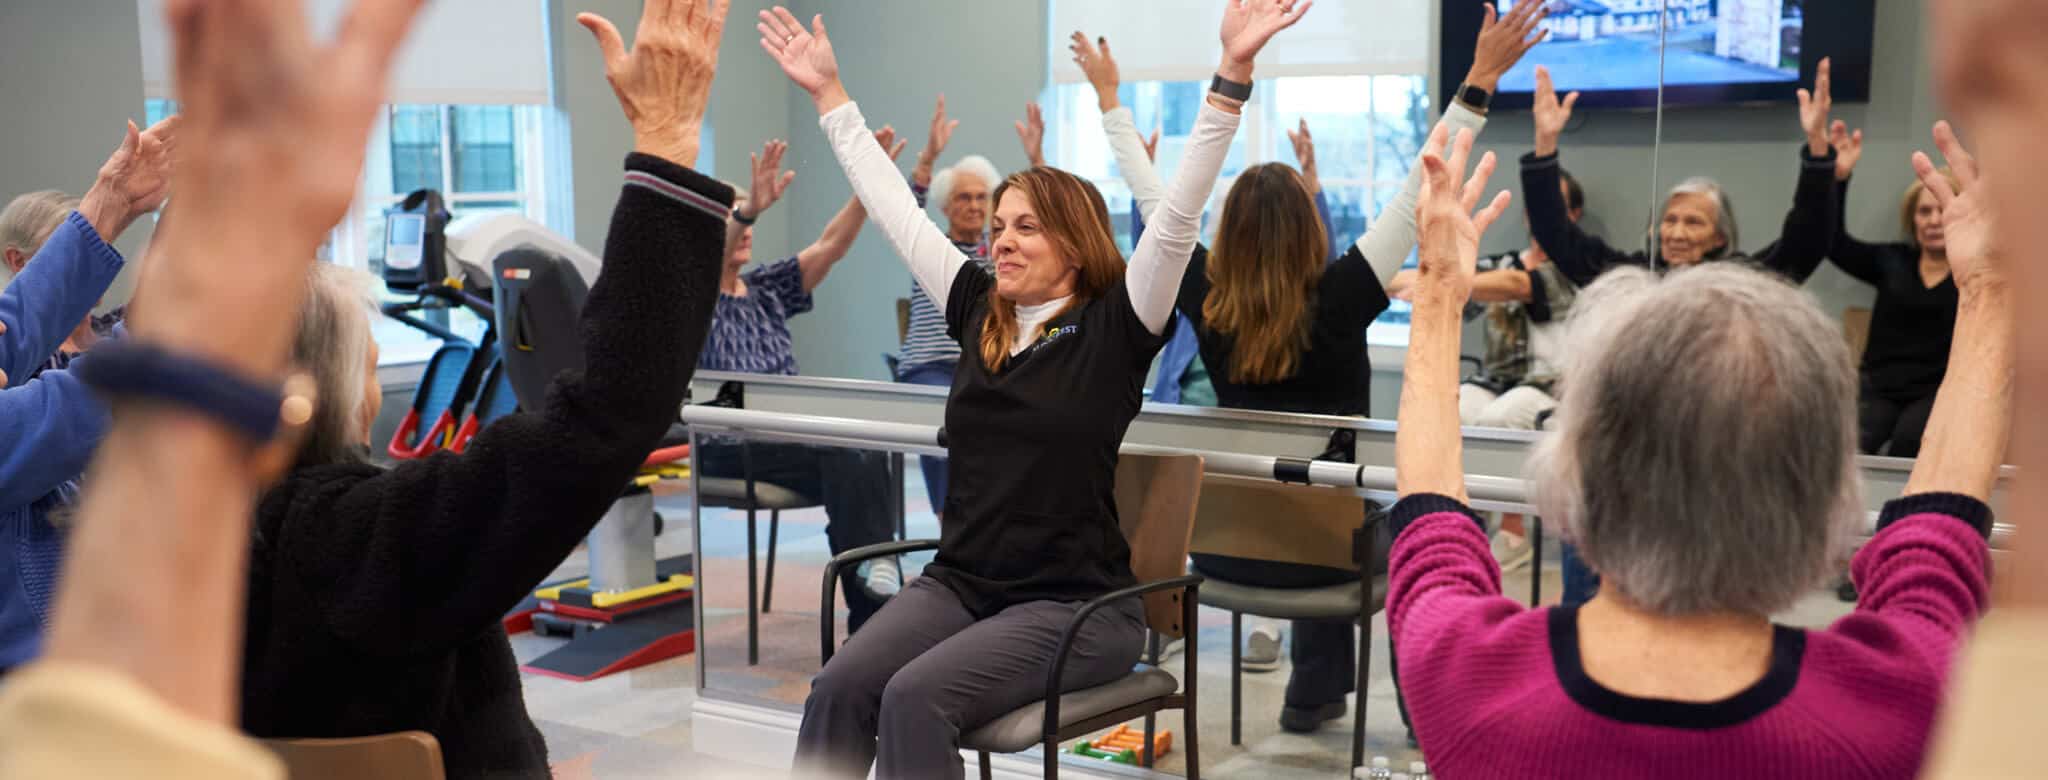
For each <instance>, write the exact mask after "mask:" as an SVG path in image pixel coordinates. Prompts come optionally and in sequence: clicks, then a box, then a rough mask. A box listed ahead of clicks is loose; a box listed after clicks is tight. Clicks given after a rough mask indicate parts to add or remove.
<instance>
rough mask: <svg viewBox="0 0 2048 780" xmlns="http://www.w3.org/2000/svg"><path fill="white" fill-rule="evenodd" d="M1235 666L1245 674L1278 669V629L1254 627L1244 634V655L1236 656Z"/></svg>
mask: <svg viewBox="0 0 2048 780" xmlns="http://www.w3.org/2000/svg"><path fill="white" fill-rule="evenodd" d="M1237 665H1238V667H1239V668H1241V669H1243V670H1245V671H1247V672H1270V671H1273V670H1274V669H1278V668H1280V629H1278V628H1276V627H1274V626H1270V625H1255V626H1252V628H1251V631H1249V632H1246V634H1245V638H1244V654H1243V655H1241V656H1238V660H1237Z"/></svg>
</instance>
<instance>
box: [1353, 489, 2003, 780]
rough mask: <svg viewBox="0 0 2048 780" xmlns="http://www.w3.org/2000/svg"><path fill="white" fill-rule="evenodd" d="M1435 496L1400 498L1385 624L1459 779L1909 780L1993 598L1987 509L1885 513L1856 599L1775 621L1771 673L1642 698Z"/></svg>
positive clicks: (1421, 715)
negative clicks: (1729, 687) (1708, 689)
mask: <svg viewBox="0 0 2048 780" xmlns="http://www.w3.org/2000/svg"><path fill="white" fill-rule="evenodd" d="M1477 519H1478V518H1477V517H1476V516H1474V515H1472V514H1471V510H1470V509H1467V508H1466V507H1465V506H1464V505H1463V504H1460V503H1458V502H1457V501H1455V500H1453V499H1449V498H1445V497H1443V496H1437V495H1415V496H1409V497H1407V498H1404V499H1402V500H1401V502H1400V503H1398V504H1396V505H1395V506H1394V509H1393V513H1392V518H1391V522H1393V523H1394V526H1393V530H1394V533H1395V534H1396V538H1395V541H1394V547H1393V552H1392V559H1391V563H1390V565H1389V566H1390V572H1391V574H1390V578H1391V582H1390V585H1389V590H1388V592H1387V620H1388V624H1389V625H1390V626H1391V630H1392V631H1393V635H1394V641H1395V642H1396V646H1397V648H1398V651H1399V655H1400V658H1401V687H1402V690H1403V691H1404V692H1405V693H1406V694H1407V697H1408V711H1409V714H1410V716H1411V717H1412V719H1413V721H1414V724H1415V733H1416V736H1417V737H1418V738H1419V740H1420V742H1421V743H1422V745H1423V747H1424V748H1425V749H1426V751H1427V754H1428V759H1429V765H1430V767H1431V768H1432V769H1433V770H1435V771H1436V773H1437V774H1438V775H1439V776H1441V777H1444V778H1449V780H1469V779H1470V778H1490V777H1498V778H1517V779H1518V780H1519V779H1521V778H1540V777H1560V778H1608V777H1652V778H1656V779H1657V780H1679V779H1680V778H1694V777H1697V778H1715V779H1716V780H1720V779H1722V778H1737V777H1739V778H1818V777H1828V778H1848V777H1881V778H1910V777H1912V776H1913V775H1914V774H1915V773H1916V772H1917V771H1918V770H1919V767H1920V762H1921V758H1922V756H1923V754H1924V753H1925V751H1926V744H1927V738H1928V730H1929V728H1930V727H1931V726H1932V725H1933V722H1934V716H1935V711H1936V709H1937V707H1938V706H1939V705H1940V703H1941V693H1942V685H1943V682H1944V680H1946V679H1947V677H1948V671H1949V660H1950V657H1951V656H1952V655H1953V653H1954V652H1955V649H1956V647H1957V645H1958V644H1960V642H1961V640H1962V638H1963V636H1964V634H1965V632H1966V631H1967V630H1968V628H1969V626H1970V624H1971V621H1973V620H1975V619H1976V617H1977V616H1978V614H1979V613H1980V612H1982V611H1983V609H1984V605H1985V602H1986V600H1987V598H1988V593H1987V591H1988V587H1989V577H1990V566H1991V564H1990V557H1989V552H1988V550H1987V547H1986V545H1985V542H1984V539H1985V535H1986V534H1987V533H1988V531H1989V529H1990V527H1991V510H1990V509H1989V508H1988V507H1986V506H1985V505H1984V504H1983V503H1982V502H1980V501H1977V500H1975V499H1972V498H1969V497H1966V496H1960V495H1953V494H1943V493H1936V494H1922V495H1915V496H1908V497H1905V498H1900V499H1898V500H1895V501H1892V502H1890V503H1888V504H1886V505H1885V508H1884V512H1883V513H1882V516H1881V518H1880V520H1879V525H1878V529H1879V530H1878V533H1877V535H1876V536H1875V537H1874V538H1872V539H1871V541H1870V543H1869V544H1867V545H1864V547H1863V550H1862V551H1861V552H1860V553H1858V554H1857V555H1856V560H1855V563H1854V568H1853V571H1854V574H1855V580H1856V583H1857V585H1858V586H1859V590H1860V591H1861V593H1862V601H1861V602H1860V603H1859V604H1858V605H1857V608H1856V611H1855V612H1854V613H1852V614H1850V615H1848V616H1847V617H1844V618H1842V619H1841V620H1839V621H1836V622H1835V624H1834V625H1833V626H1831V627H1829V628H1828V629H1827V630H1826V631H1804V630H1800V629H1794V628H1786V627H1783V626H1780V627H1778V629H1777V635H1776V637H1775V638H1774V641H1773V650H1772V656H1773V657H1772V660H1771V665H1770V670H1769V671H1768V672H1766V674H1765V675H1764V678H1763V679H1762V680H1759V681H1758V682H1757V683H1756V684H1755V685H1753V686H1751V687H1750V688H1748V689H1746V690H1744V691H1742V692H1741V693H1738V694H1736V695H1734V696H1733V697H1730V698H1728V699H1726V700H1723V701H1719V702H1715V703H1711V704H1694V703H1685V702H1674V701H1666V700H1655V699H1642V698H1636V697H1632V696H1627V695H1623V694H1620V693H1617V692H1614V691H1611V690H1608V689H1606V688H1604V687H1602V686H1601V685H1600V684H1599V683H1596V682H1594V681H1593V680H1592V679H1591V678H1589V677H1587V676H1586V674H1585V671H1584V669H1583V667H1581V666H1580V663H1579V643H1578V622H1577V614H1578V613H1577V612H1576V610H1571V609H1562V608H1553V609H1535V610H1532V609H1529V608H1527V607H1525V606H1523V605H1522V604H1520V603H1518V602H1516V601H1513V600H1510V599H1508V598H1505V597H1503V596H1502V595H1501V590H1500V567H1499V565H1498V564H1496V563H1495V562H1494V560H1493V557H1492V555H1491V553H1490V552H1489V547H1488V544H1487V539H1486V533H1485V531H1484V526H1483V524H1481V523H1478V522H1476V521H1477Z"/></svg>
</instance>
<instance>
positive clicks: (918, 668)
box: [758, 0, 1313, 777]
mask: <svg viewBox="0 0 2048 780" xmlns="http://www.w3.org/2000/svg"><path fill="white" fill-rule="evenodd" d="M1226 2H1227V7H1226V10H1225V11H1224V13H1223V25H1222V36H1221V37H1222V44H1223V51H1224V55H1223V61H1222V64H1221V65H1220V66H1219V67H1218V69H1217V80H1216V83H1215V86H1214V88H1213V90H1212V92H1211V93H1210V94H1209V95H1208V96H1207V97H1206V98H1205V100H1204V101H1203V105H1202V108H1201V109H1200V113H1199V116H1198V117H1197V118H1196V120H1195V127H1194V131H1193V134H1192V135H1193V137H1192V139H1191V140H1190V141H1189V144H1188V148H1187V151H1186V153H1185V156H1184V158H1183V160H1182V164H1181V169H1180V174H1179V179H1178V180H1177V181H1176V182H1175V183H1174V185H1173V187H1172V188H1171V189H1170V190H1169V191H1168V193H1169V194H1168V195H1167V197H1166V198H1165V202H1164V203H1163V204H1162V205H1161V206H1160V208H1159V209H1158V211H1157V213H1155V214H1154V215H1153V218H1152V224H1151V227H1150V229H1149V230H1147V231H1146V233H1145V237H1144V238H1143V239H1142V240H1140V241H1139V243H1138V247H1137V250H1136V251H1135V253H1134V254H1133V255H1132V257H1131V259H1130V263H1129V265H1128V266H1126V264H1125V262H1124V258H1123V256H1122V254H1121V252H1120V251H1119V250H1118V248H1117V244H1116V239H1115V234H1114V233H1113V232H1112V230H1111V229H1110V222H1109V208H1108V204H1107V203H1106V202H1105V201H1104V200H1103V198H1102V194H1101V193H1100V192H1099V191H1097V190H1096V189H1095V187H1094V186H1093V185H1091V184H1089V183H1088V182H1087V181H1085V180H1083V179H1081V178H1080V177H1077V176H1075V175H1073V174H1071V173H1068V172H1066V171H1061V170H1058V169H1055V168H1049V167H1042V166H1041V167H1035V168H1032V169H1030V170H1027V171H1023V172H1021V173H1016V174H1013V175H1011V176H1010V177H1008V178H1007V179H1004V180H1003V182H1002V183H1001V184H1000V185H998V186H997V187H996V189H995V192H994V196H993V199H992V200H993V203H994V209H995V210H994V213H993V216H992V221H991V223H990V227H991V232H990V245H989V255H990V259H991V260H992V261H993V264H994V273H992V274H991V273H989V272H987V271H984V270H982V269H981V267H980V266H978V265H976V264H975V263H974V262H973V261H972V260H971V258H969V257H968V256H967V255H966V254H965V253H963V252H961V251H960V249H959V248H958V247H956V246H955V245H954V243H953V241H952V240H951V239H950V238H949V237H948V236H947V234H946V232H945V231H943V230H941V229H940V228H939V227H938V226H937V225H936V224H933V222H932V220H931V218H930V217H929V216H927V215H926V214H925V212H924V211H923V210H922V209H919V208H918V206H917V198H916V196H915V195H914V194H913V193H912V192H911V189H910V186H909V185H908V184H906V183H905V182H904V180H903V176H902V174H900V173H899V172H898V171H897V170H896V167H895V166H894V165H893V164H891V163H890V162H889V158H888V155H887V154H885V153H884V150H883V149H882V148H881V146H880V145H879V144H877V143H875V141H874V138H873V136H872V135H871V134H870V133H869V132H868V129H867V126H866V120H865V119H864V118H863V117H862V116H861V112H860V107H859V106H858V105H856V104H854V103H853V100H852V98H850V97H848V95H847V93H846V88H845V87H844V86H843V85H842V84H841V83H840V81H839V63H838V62H837V60H836V58H835V57H834V55H833V52H832V42H831V38H830V37H829V36H828V35H827V33H826V30H825V24H824V19H823V18H822V17H818V18H815V19H813V21H812V23H811V25H810V27H809V28H808V29H807V28H806V27H805V26H804V25H803V24H802V23H800V22H798V21H797V19H796V17H795V16H793V15H791V14H790V13H789V11H788V10H787V9H785V8H781V7H777V8H775V9H774V10H773V11H772V12H763V13H762V14H761V24H760V25H758V29H759V30H760V31H761V33H762V38H761V47H762V48H763V49H765V50H767V51H768V53H769V54H770V55H771V56H773V57H774V58H775V60H776V62H777V64H779V65H780V66H781V67H782V70H783V72H784V73H785V74H787V75H788V76H789V77H790V80H791V81H794V82H795V83H796V84H797V86H799V87H802V88H803V89H804V90H805V91H806V92H808V93H810V96H811V98H812V100H813V101H814V102H815V103H816V105H817V108H818V114H819V124H820V125H821V126H822V127H823V128H824V130H825V134H826V136H827V137H828V140H829V141H830V142H831V145H832V151H833V154H834V156H836V157H837V158H838V160H839V163H840V165H841V167H843V168H844V169H845V170H846V174H847V179H848V180H849V181H850V183H851V184H852V185H853V191H854V194H855V195H856V196H858V197H859V198H860V200H861V202H862V203H864V204H866V205H867V209H868V213H869V214H870V215H872V217H873V219H874V220H875V223H876V224H877V225H878V226H880V228H881V229H882V232H883V233H884V234H885V235H886V236H887V237H888V239H889V242H890V243H891V244H892V245H894V247H895V249H896V253H897V254H898V255H899V256H901V257H902V258H903V260H904V262H905V264H906V265H908V266H909V267H910V271H911V275H912V276H914V277H916V278H917V280H918V284H919V285H920V286H922V287H923V288H924V289H925V291H926V292H927V293H929V294H930V295H931V297H932V300H933V301H934V302H935V303H937V304H938V305H939V308H940V310H941V312H942V313H943V314H944V315H945V318H946V328H947V335H948V336H949V337H951V338H952V339H953V340H954V341H956V342H957V343H959V344H960V347H961V355H960V364H959V367H958V369H957V370H956V371H955V373H954V375H953V388H952V394H951V396H950V398H949V399H948V401H947V404H946V431H947V437H946V447H947V457H948V459H949V460H950V461H951V463H950V473H949V477H948V479H949V484H948V486H947V487H948V489H947V498H946V507H945V508H944V511H943V514H942V515H941V521H940V546H939V551H938V557H937V559H936V560H935V561H933V563H932V564H931V565H930V566H929V567H927V568H926V569H925V572H924V573H925V576H923V577H919V578H917V579H916V580H914V581H912V582H911V583H910V584H908V585H906V586H905V587H904V589H903V591H902V592H901V593H899V594H897V595H896V597H895V598H893V599H891V600H890V602H889V603H888V604H887V605H885V606H884V607H883V608H882V610H881V611H880V612H878V613H877V614H876V615H875V616H874V617H873V618H872V619H870V620H869V621H868V623H867V625H866V626H865V627H864V628H862V629H861V632H860V633H859V634H857V635H855V636H854V637H853V638H852V639H850V640H848V642H847V643H846V646H845V648H844V649H843V650H841V651H840V652H839V653H837V654H835V655H833V656H832V659H831V660H830V661H829V662H827V663H826V664H825V668H824V670H823V671H821V672H820V673H819V675H818V677H817V678H816V679H815V680H814V681H813V682H812V687H811V695H810V698H809V699H808V700H807V701H806V702H805V703H804V718H803V725H802V727H801V728H800V730H799V732H798V736H797V750H796V762H795V763H796V770H797V772H798V773H799V774H800V775H803V776H828V777H866V776H867V775H868V772H869V771H870V767H871V766H872V768H873V770H874V772H875V773H876V775H877V776H880V777H962V776H964V772H965V767H964V766H963V765H962V763H961V760H960V752H959V739H960V735H961V733H963V731H965V730H969V729H972V728H974V727H976V726H979V725H981V724H982V723H985V722H987V721H988V720H990V719H992V718H995V717H997V716H1000V715H1002V714H1004V713H1006V712H1009V711H1011V710H1014V709H1016V708H1018V707H1021V706H1024V705H1025V704H1028V703H1030V702H1032V701H1035V700H1037V699H1038V698H1039V697H1041V696H1043V695H1044V685H1045V664H1046V661H1047V659H1049V658H1050V657H1051V656H1052V653H1053V649H1054V648H1055V647H1056V646H1057V645H1058V644H1059V641H1060V634H1061V631H1062V630H1063V629H1064V628H1065V627H1066V624H1067V622H1068V620H1069V619H1070V618H1072V617H1073V615H1074V611H1075V610H1076V609H1077V608H1078V606H1079V604H1080V603H1081V602H1084V601H1087V600H1089V599H1092V598H1095V597H1098V596H1101V595H1103V594H1106V593H1109V592H1111V591H1114V590H1117V589H1120V588H1124V587H1129V586H1131V585H1135V584H1137V583H1136V579H1135V577H1134V576H1133V574H1132V572H1131V562H1130V558H1131V551H1130V549H1129V547H1128V546H1127V545H1126V544H1125V542H1124V538H1123V535H1122V534H1121V533H1120V532H1119V523H1118V519H1117V512H1116V503H1115V497H1114V494H1113V487H1114V482H1115V476H1116V463H1117V450H1118V447H1119V445H1120V444H1121V443H1122V440H1123V435H1124V431H1125V430H1126V429H1128V428H1129V426H1130V423H1131V420H1132V419H1133V418H1135V417H1136V416H1137V414H1138V407H1139V405H1140V403H1141V401H1142V399H1141V397H1140V389H1141V387H1142V386H1143V384H1144V381H1145V375H1146V373H1147V371H1148V368H1149V367H1150V365H1151V363H1152V359H1153V357H1154V356H1155V355H1157V354H1158V352H1159V349H1160V347H1161V346H1162V345H1163V343H1164V342H1165V333H1166V329H1167V325H1168V324H1169V323H1171V321H1172V318H1173V308H1174V299H1175V297H1176V294H1177V293H1178V291H1179V289H1180V283H1181V274H1182V272H1183V271H1184V270H1185V269H1186V267H1187V263H1188V258H1189V256H1190V254H1191V253H1193V251H1194V248H1195V242H1196V238H1197V233H1198V231H1199V230H1200V227H1201V215H1202V206H1203V203H1204V202H1206V201H1207V200H1208V196H1209V192H1210V190H1211V189H1212V188H1213V187H1214V186H1215V183H1216V176H1217V174H1218V172H1219V171H1220V170H1221V169H1222V166H1223V161H1224V157H1225V156H1226V155H1227V154H1228V152H1229V149H1230V142H1231V139H1232V138H1233V137H1234V136H1235V135H1236V133H1237V125H1238V121H1239V114H1240V112H1241V111H1242V108H1243V105H1244V100H1245V99H1246V98H1247V97H1248V96H1249V95H1248V93H1249V91H1250V89H1251V84H1252V61H1253V58H1254V57H1255V56H1256V55H1257V54H1258V52H1259V50H1260V49H1261V48H1263V47H1264V46H1265V45H1266V42H1267V41H1268V40H1270V39H1271V38H1272V37H1273V35H1274V34H1276V33H1278V32H1280V31H1281V30H1283V29H1286V28H1287V27H1289V26H1292V25H1293V24H1294V23H1295V22H1297V21H1299V20H1300V19H1301V17H1302V15H1303V14H1304V13H1306V12H1307V11H1308V9H1309V7H1310V6H1311V5H1312V4H1313V0H1226ZM1144 636H1145V624H1144V609H1143V606H1142V605H1141V603H1140V602H1139V600H1138V599H1137V598H1130V599H1126V600H1124V601H1122V602H1119V603H1117V604H1114V605H1112V606H1110V607H1108V608H1105V609H1102V610H1100V611H1097V612H1095V613H1093V614H1092V615H1091V616H1090V618H1089V619H1087V620H1085V621H1083V622H1082V624H1081V626H1080V627H1079V629H1078V632H1077V634H1076V635H1075V638H1074V641H1073V654H1072V655H1071V656H1070V657H1069V662H1068V664H1067V666H1066V676H1065V677H1064V678H1063V679H1062V680H1061V683H1062V685H1063V686H1064V687H1065V688H1066V689H1068V690H1074V689H1080V688H1086V687H1090V686H1094V685H1100V684H1103V683H1106V682H1109V681H1111V680H1115V679H1117V678H1119V677H1121V676H1123V675H1126V674H1129V673H1130V670H1131V665H1132V664H1133V663H1135V662H1136V661H1137V660H1138V655H1139V651H1140V647H1141V645H1142V644H1143V642H1144ZM878 738H879V739H878Z"/></svg>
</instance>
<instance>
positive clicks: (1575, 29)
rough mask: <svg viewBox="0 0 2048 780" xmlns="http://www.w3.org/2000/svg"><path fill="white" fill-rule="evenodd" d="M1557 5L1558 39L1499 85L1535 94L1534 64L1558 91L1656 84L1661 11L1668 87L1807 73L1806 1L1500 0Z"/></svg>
mask: <svg viewBox="0 0 2048 780" xmlns="http://www.w3.org/2000/svg"><path fill="white" fill-rule="evenodd" d="M1530 2H1543V3H1549V5H1550V16H1549V18H1547V19H1545V20H1544V21H1543V25H1544V26H1545V27H1547V28H1549V30H1550V37H1549V38H1548V39H1546V40H1544V42H1543V43H1542V44H1539V45H1538V46H1537V47H1536V48H1535V49H1533V50H1531V51H1530V52H1529V55H1528V56H1527V57H1525V58H1523V59H1522V62H1521V64H1519V65H1517V66H1515V69H1514V70H1512V71H1509V72H1508V74H1507V75H1506V76H1504V77H1502V78H1501V81H1500V91H1501V92H1503V93H1512V92H1533V91H1534V90H1535V89H1536V66H1538V65H1543V66H1546V67H1548V68H1550V75H1551V78H1552V79H1554V80H1555V81H1556V83H1557V88H1558V91H1560V92H1564V91H1568V90H1581V91H1587V92H1596V91H1623V90H1643V89H1655V88H1656V87H1657V41H1658V29H1657V28H1658V24H1659V17H1660V13H1659V10H1660V9H1664V12H1663V14H1661V16H1663V18H1664V21H1663V23H1664V24H1665V25H1666V26H1667V27H1668V28H1669V29H1668V30H1666V31H1665V40H1666V43H1667V46H1668V48H1667V52H1666V57H1665V61H1664V83H1665V85H1666V86H1678V87H1683V86H1704V85H1714V86H1720V85H1736V84H1757V85H1767V84H1782V83H1793V82H1797V81H1798V80H1799V69H1800V41H1801V39H1802V37H1803V35H1802V31H1803V27H1804V21H1805V9H1804V5H1805V3H1804V2H1803V0H1499V6H1500V12H1501V13H1502V14H1506V13H1507V12H1508V11H1509V10H1510V9H1512V8H1514V7H1516V6H1517V5H1520V4H1522V3H1530Z"/></svg>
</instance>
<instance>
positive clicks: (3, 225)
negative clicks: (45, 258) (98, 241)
mask: <svg viewBox="0 0 2048 780" xmlns="http://www.w3.org/2000/svg"><path fill="white" fill-rule="evenodd" d="M77 208H78V199H77V198H74V197H71V196H70V195H66V194H64V193H62V192H58V191H56V190H41V191H38V192H31V193H27V194H24V195H21V196H19V197H16V198H15V199H14V200H13V201H10V202H9V203H8V204H7V208H6V209H5V210H0V250H4V249H6V248H7V247H14V248H16V249H19V250H21V253H22V254H25V255H29V256H31V257H33V256H34V255H35V253H36V250H39V249H42V248H43V242H45V241H48V240H50V234H51V233H55V232H57V226H58V225H61V224H63V223H64V217H65V216H66V215H69V214H70V213H71V212H72V211H73V210H76V209H77ZM5 273H6V271H5V270H0V274H5Z"/></svg>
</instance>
